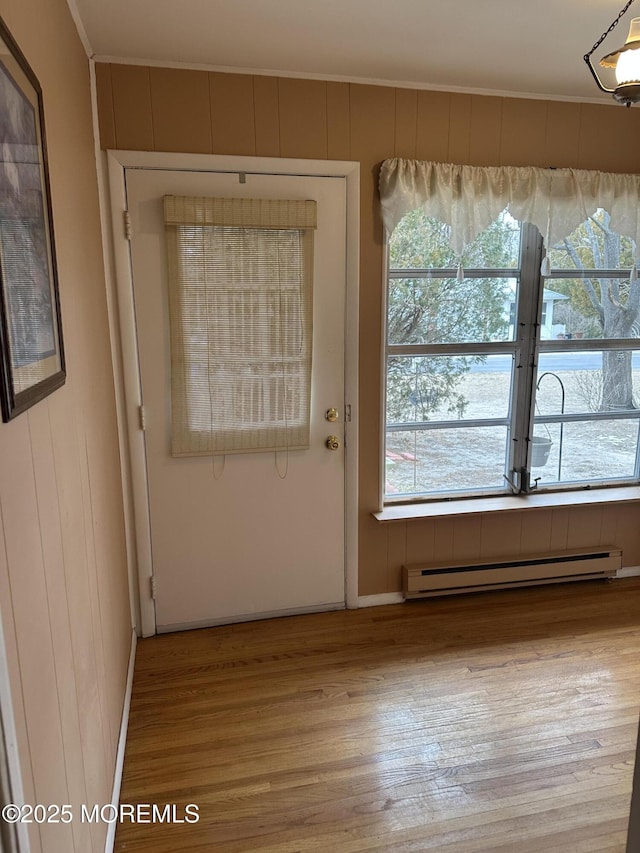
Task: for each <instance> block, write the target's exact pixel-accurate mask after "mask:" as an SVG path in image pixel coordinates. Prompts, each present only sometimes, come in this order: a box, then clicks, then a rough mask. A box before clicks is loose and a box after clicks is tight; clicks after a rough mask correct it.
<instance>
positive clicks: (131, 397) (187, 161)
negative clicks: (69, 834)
mask: <svg viewBox="0 0 640 853" xmlns="http://www.w3.org/2000/svg"><path fill="white" fill-rule="evenodd" d="M106 157H107V169H108V179H109V190H110V199H111V211H110V213H111V217H110V218H111V226H112V241H113V244H112V245H113V257H114V268H115V278H116V281H115V282H113V283H111V284H112V287H114V288H115V289H116V290H117V304H118V320H119V327H120V328H119V330H114V331H115V334H116V337H119V340H120V347H121V351H122V364H123V368H122V370H123V375H122V376H121V377H116V383H121V384H122V385H123V387H124V395H125V400H126V421H127V422H126V424H123V425H122V428H123V429H124V430H126V432H127V434H128V437H129V455H130V459H129V465H130V470H131V480H132V484H133V510H134V515H135V541H136V549H137V576H138V577H137V580H138V589H139V606H140V614H139V615H140V621H139V625H140V630H141V634H142V636H143V637H147V636H150V635H152V634H155V632H156V618H155V609H154V604H153V599H152V595H151V579H152V562H151V528H150V520H149V495H148V488H147V472H146V462H145V451H144V437H143V433H142V430H141V428H140V403H141V399H142V396H141V389H140V374H139V366H138V365H139V362H138V347H137V338H136V326H135V308H134V303H133V280H132V273H131V260H130V254H129V241H128V239H127V235H126V229H125V225H124V211H125V210H126V186H125V171H126V170H127V169H167V170H173V169H176V170H179V169H184V170H190V171H211V172H214V171H215V172H245V173H258V174H266V175H305V176H313V177H343V178H345V182H346V192H347V235H346V306H345V308H346V312H345V401H346V403H347V405H348V407H349V411H350V415H351V417H350V419H346V422H345V451H346V453H345V601H346V604H347V607H357V606H358V405H357V404H358V298H359V294H358V283H359V246H360V239H359V231H360V214H359V211H360V164H359V163H352V162H345V161H333V160H291V159H284V158H271V157H239V156H238V157H237V156H226V155H217V154H165V153H158V152H145V151H108V152H107V155H106Z"/></svg>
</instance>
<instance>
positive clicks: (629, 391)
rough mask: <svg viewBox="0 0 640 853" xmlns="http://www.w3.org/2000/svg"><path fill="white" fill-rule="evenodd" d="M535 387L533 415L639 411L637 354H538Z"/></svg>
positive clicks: (638, 360) (618, 352) (617, 351)
mask: <svg viewBox="0 0 640 853" xmlns="http://www.w3.org/2000/svg"><path fill="white" fill-rule="evenodd" d="M536 388H537V391H536V415H559V414H562V413H563V412H567V413H569V414H581V413H583V412H584V413H587V412H607V411H609V412H610V411H627V410H632V409H636V408H639V407H640V351H638V350H635V351H631V350H607V351H604V352H554V353H542V354H541V355H540V358H539V363H538V376H537V381H536Z"/></svg>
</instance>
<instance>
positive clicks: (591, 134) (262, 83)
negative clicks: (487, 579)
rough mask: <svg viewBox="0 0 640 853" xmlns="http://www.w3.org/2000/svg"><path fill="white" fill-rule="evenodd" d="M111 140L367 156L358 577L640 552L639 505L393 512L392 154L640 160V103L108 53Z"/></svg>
mask: <svg viewBox="0 0 640 853" xmlns="http://www.w3.org/2000/svg"><path fill="white" fill-rule="evenodd" d="M97 81H98V100H99V116H100V136H101V144H102V147H103V148H120V149H135V150H147V151H182V152H189V153H216V154H245V155H258V156H270V157H271V156H272V157H302V158H318V159H324V158H328V159H339V160H357V161H359V162H360V164H361V211H360V213H361V255H360V270H361V274H360V330H361V338H360V389H361V390H360V423H361V431H360V519H359V534H360V535H359V540H360V586H359V591H360V594H361V595H368V594H375V593H384V592H393V591H396V590H399V589H400V565H401V563H402V561H403V560H404V559H405V558H407V559H410V560H412V561H417V560H421V559H439V558H443V559H450V558H452V557H453V558H456V557H457V556H465V557H473V556H486V555H493V554H502V553H513V554H517V553H526V552H530V551H532V550H535V551H540V550H544V549H545V548H549V549H554V548H559V547H563V546H573V545H585V546H586V545H591V544H598V543H602V544H604V543H605V542H614V543H615V544H618V545H620V546H621V547H623V548H624V550H625V557H624V560H625V564H626V565H637V564H640V533H639V532H638V528H639V527H640V525H638V520H639V518H640V509H638V508H637V507H636V505H633V506H621V505H619V506H607V507H605V508H591V507H585V508H575V509H561V510H549V511H535V512H526V511H525V512H522V513H520V514H518V515H514V516H509V517H508V518H507V517H506V516H500V515H498V516H496V515H491V516H486V517H481V518H470V519H462V518H461V519H456V520H455V521H453V520H450V519H442V520H436V521H424V522H410V523H406V524H404V523H398V524H394V525H388V526H381V525H379V524H378V523H377V522H375V521H374V520H373V519H372V518H371V516H370V513H371V511H372V510H375V509H377V500H378V479H379V442H380V414H379V412H380V384H381V382H380V367H379V365H380V357H379V341H380V329H381V287H382V225H381V221H380V217H379V214H378V198H377V190H376V187H377V172H378V165H379V163H380V161H382V160H384V159H385V158H387V157H394V156H397V157H407V158H418V159H424V160H436V161H446V162H454V163H468V164H471V165H531V166H543V167H549V166H556V167H563V166H565V167H568V166H571V167H574V168H583V169H600V170H603V171H613V172H638V171H640V144H639V142H640V109H631V110H627V109H624V108H622V107H619V106H616V105H611V106H610V105H608V104H603V105H594V104H578V103H562V102H558V101H544V100H528V99H517V98H501V97H488V96H480V95H464V94H449V93H446V92H430V91H416V90H412V89H400V88H398V89H395V88H391V87H389V88H386V87H379V86H367V85H355V84H349V83H334V82H326V83H325V82H322V81H317V80H296V79H286V78H273V77H260V76H248V75H236V74H220V73H209V72H206V71H190V70H179V69H169V68H147V67H142V66H127V65H107V64H103V65H98V66H97Z"/></svg>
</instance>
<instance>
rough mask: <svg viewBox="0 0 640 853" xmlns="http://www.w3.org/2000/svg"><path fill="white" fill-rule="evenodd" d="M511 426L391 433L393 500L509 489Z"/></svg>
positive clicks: (389, 473) (389, 482)
mask: <svg viewBox="0 0 640 853" xmlns="http://www.w3.org/2000/svg"><path fill="white" fill-rule="evenodd" d="M506 447H507V428H506V427H475V428H464V427H463V428H461V429H434V430H422V431H416V432H390V433H388V434H387V448H386V494H387V495H388V496H389V497H399V496H409V495H415V494H420V493H423V494H425V493H426V494H441V493H444V492H447V493H448V492H455V491H463V492H469V491H480V490H482V489H499V490H500V491H503V490H504V488H505V480H504V472H505V456H506Z"/></svg>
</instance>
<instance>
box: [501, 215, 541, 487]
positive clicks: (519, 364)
mask: <svg viewBox="0 0 640 853" xmlns="http://www.w3.org/2000/svg"><path fill="white" fill-rule="evenodd" d="M541 263H542V237H541V235H540V232H539V231H538V229H537V228H536V227H535V226H534V225H529V224H523V226H522V242H521V272H520V288H519V298H518V313H517V324H518V328H517V351H516V369H515V377H514V383H513V385H514V387H513V397H512V421H511V442H510V443H511V447H510V451H509V456H508V469H509V479H510V482H511V483H512V485H513V486H515V487H516V489H517V490H518V491H519V492H521V493H523V492H528V491H529V490H530V482H529V443H530V436H531V433H532V429H533V415H534V410H533V409H534V398H535V394H534V389H533V383H534V377H535V368H536V362H537V349H536V340H537V337H538V335H537V330H538V324H539V318H540V313H541V310H542V279H541V275H540V266H541Z"/></svg>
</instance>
